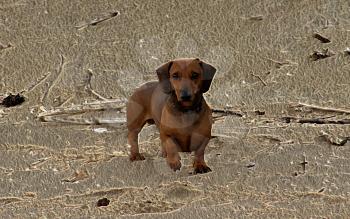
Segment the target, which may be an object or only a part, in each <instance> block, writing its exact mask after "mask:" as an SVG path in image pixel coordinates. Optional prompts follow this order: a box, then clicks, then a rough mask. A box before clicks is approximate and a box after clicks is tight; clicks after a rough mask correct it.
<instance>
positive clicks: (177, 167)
mask: <svg viewBox="0 0 350 219" xmlns="http://www.w3.org/2000/svg"><path fill="white" fill-rule="evenodd" d="M168 164H169V166H170V168H171V169H172V170H174V171H177V170H180V169H181V162H180V160H176V161H173V162H170V161H168Z"/></svg>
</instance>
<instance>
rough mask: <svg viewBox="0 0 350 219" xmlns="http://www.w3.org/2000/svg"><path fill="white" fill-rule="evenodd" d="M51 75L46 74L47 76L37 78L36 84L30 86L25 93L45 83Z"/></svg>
mask: <svg viewBox="0 0 350 219" xmlns="http://www.w3.org/2000/svg"><path fill="white" fill-rule="evenodd" d="M50 74H51V73H50V72H48V73H47V74H45V75H43V76H42V77H41V78H39V79H38V80H37V81H36V83H34V84H33V85H31V86H30V87H29V88H28V89H27V91H28V92H31V91H32V90H34V89H35V88H36V87H37V86H39V85H40V84H41V83H42V82H43V81H45V79H46V78H47V77H48V76H49V75H50Z"/></svg>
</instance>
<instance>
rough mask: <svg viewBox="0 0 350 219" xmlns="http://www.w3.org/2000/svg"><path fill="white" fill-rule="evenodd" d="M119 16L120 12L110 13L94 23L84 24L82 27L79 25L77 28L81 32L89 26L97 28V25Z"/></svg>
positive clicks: (93, 21)
mask: <svg viewBox="0 0 350 219" xmlns="http://www.w3.org/2000/svg"><path fill="white" fill-rule="evenodd" d="M118 14H119V12H118V11H116V12H112V13H109V14H107V15H105V16H102V17H100V18H95V19H93V20H92V21H89V22H87V23H84V24H82V25H78V26H75V27H76V28H78V30H81V29H84V28H87V27H89V26H95V25H97V24H99V23H101V22H104V21H107V20H109V19H111V18H113V17H115V16H117V15H118Z"/></svg>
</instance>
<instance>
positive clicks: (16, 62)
mask: <svg viewBox="0 0 350 219" xmlns="http://www.w3.org/2000/svg"><path fill="white" fill-rule="evenodd" d="M349 11H350V2H349V1H348V0H339V1H333V0H329V1H326V0H319V1H316V0H298V1H294V0H286V1H275V0H266V1H260V0H249V1H246V0H236V1H229V0H207V1H204V0H203V1H180V0H174V1H160V0H156V1H144V0H138V1H134V0H133V1H125V0H117V1H115V0H101V1H95V0H85V1H79V3H78V1H69V0H58V1H54V0H1V3H0V30H1V31H0V43H1V45H0V96H1V95H2V96H6V95H8V94H9V93H10V92H12V93H17V92H22V94H23V95H24V96H25V97H26V102H25V103H24V104H22V105H20V106H17V107H13V108H4V107H0V133H1V134H0V136H1V137H0V150H1V155H0V159H1V160H0V215H1V216H0V217H1V218H39V217H41V218H59V217H62V218H90V217H111V218H116V217H118V218H119V217H123V218H243V217H252V218H272V217H276V218H292V217H297V218H348V217H349V216H350V207H349V206H350V201H349V198H350V184H349V182H350V180H349V179H350V161H349V160H348V159H349V157H350V150H349V147H350V142H349V141H347V142H346V140H347V138H349V137H350V127H349V124H341V123H349V119H350V113H349V111H350V86H349V85H350V80H349V79H350V56H349V55H347V54H346V53H345V52H344V50H345V49H346V48H347V47H350V39H349V38H350V13H349ZM113 12H119V14H118V15H117V16H114V17H113V16H112V15H113V14H112V15H111V13H113ZM114 15H115V14H114ZM315 33H319V34H320V35H322V36H324V37H326V38H327V39H329V40H330V42H329V43H322V42H321V40H319V39H316V38H315V37H313V34H315ZM323 49H328V53H329V54H331V55H332V56H330V57H327V58H324V59H320V60H317V61H313V60H312V58H310V55H311V54H313V53H314V52H315V51H320V52H321V51H322V50H323ZM176 57H199V58H201V59H203V60H205V61H207V62H210V63H212V64H213V65H214V66H216V67H217V69H218V72H217V75H216V77H215V79H214V82H213V84H212V87H211V89H210V91H209V92H208V93H207V94H206V99H207V101H208V102H209V103H210V105H211V106H212V107H213V108H215V109H224V108H225V109H229V110H232V111H234V112H240V113H241V114H242V115H243V116H242V117H240V116H237V115H229V114H228V113H216V114H215V117H216V118H217V119H216V121H215V124H214V127H213V136H214V138H213V139H212V140H211V141H210V144H209V145H208V147H207V153H206V160H207V162H208V164H209V166H210V167H211V168H212V170H213V172H211V173H208V174H203V175H192V174H191V171H192V168H191V159H192V158H191V155H189V154H181V156H182V162H183V168H182V169H181V171H180V172H177V173H174V172H172V171H171V170H170V169H169V168H168V166H167V165H166V162H165V161H164V159H163V158H160V156H159V150H160V142H159V134H158V132H157V131H156V129H155V127H154V126H148V127H146V128H144V130H143V132H142V133H141V138H140V145H141V150H142V152H143V153H144V154H145V156H146V160H145V161H142V162H136V163H130V162H129V160H128V157H127V156H128V146H127V143H126V130H125V126H123V119H125V109H124V108H123V106H124V103H113V104H111V103H110V104H103V105H101V106H102V107H103V108H105V109H108V110H106V111H98V110H97V108H98V107H99V106H98V105H97V106H96V105H95V106H94V107H92V109H91V105H90V106H84V107H80V108H79V109H78V112H81V111H84V110H85V111H86V113H85V114H83V115H80V114H78V115H77V114H72V111H69V112H67V111H66V112H67V113H66V114H63V115H60V116H59V115H55V116H51V117H45V119H47V120H51V121H52V122H42V121H40V120H39V119H38V115H39V114H40V113H43V112H45V110H46V111H49V110H51V109H54V108H57V107H61V108H63V109H65V108H69V107H72V106H73V107H77V105H81V104H83V103H85V102H86V103H91V102H94V101H103V98H106V99H111V98H112V99H116V100H118V99H119V100H122V99H125V98H127V97H128V96H129V95H130V94H131V92H132V91H133V90H134V89H135V88H136V87H137V86H139V85H140V84H142V83H144V82H146V81H149V80H155V79H156V75H155V73H154V70H155V68H156V67H157V66H158V65H160V64H161V63H163V62H165V61H168V60H170V59H173V58H176ZM98 94H99V95H101V96H102V97H101V96H99V95H98ZM299 102H301V103H305V104H312V105H316V106H319V107H321V108H322V107H328V108H335V109H344V110H343V111H340V112H339V111H338V112H337V111H336V110H329V109H328V110H327V109H316V108H313V107H308V106H306V107H305V106H296V104H297V103H299ZM89 107H90V110H87V109H86V108H89ZM49 112H50V111H49ZM347 112H348V113H347ZM111 119H114V121H118V122H117V123H116V124H110V125H91V124H90V125H89V124H84V123H88V122H90V123H96V121H108V120H111ZM300 119H304V120H300ZM305 119H306V120H305ZM315 119H316V120H315ZM74 122H76V123H82V124H73V123H74ZM305 122H307V123H305ZM316 123H333V124H316ZM342 140H343V142H341V141H342ZM341 143H343V144H341ZM337 144H338V145H337ZM339 144H341V145H339ZM102 198H107V199H109V200H110V203H109V205H108V206H106V207H97V206H96V205H97V201H98V200H99V199H102ZM150 213H151V214H150Z"/></svg>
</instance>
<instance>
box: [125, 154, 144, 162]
mask: <svg viewBox="0 0 350 219" xmlns="http://www.w3.org/2000/svg"><path fill="white" fill-rule="evenodd" d="M129 158H130V161H131V162H132V161H139V160H144V159H145V157H144V156H143V155H142V154H140V153H137V154H132V155H130V157H129Z"/></svg>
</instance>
